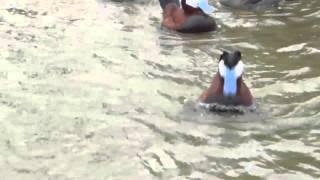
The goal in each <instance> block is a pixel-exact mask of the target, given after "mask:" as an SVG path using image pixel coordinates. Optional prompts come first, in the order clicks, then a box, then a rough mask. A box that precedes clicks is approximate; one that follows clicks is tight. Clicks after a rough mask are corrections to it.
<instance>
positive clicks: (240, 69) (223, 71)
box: [218, 60, 244, 78]
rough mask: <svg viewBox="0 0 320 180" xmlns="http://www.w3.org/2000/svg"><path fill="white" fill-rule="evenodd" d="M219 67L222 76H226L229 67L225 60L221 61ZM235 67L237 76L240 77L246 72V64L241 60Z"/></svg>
mask: <svg viewBox="0 0 320 180" xmlns="http://www.w3.org/2000/svg"><path fill="white" fill-rule="evenodd" d="M218 69H219V74H220V76H221V77H225V76H226V71H227V69H228V67H227V66H226V65H225V64H224V61H223V60H222V61H220V62H219V67H218ZM233 69H234V71H235V74H236V77H237V78H239V77H240V76H241V75H242V74H243V72H244V64H243V62H242V61H239V62H238V64H237V65H236V66H235V67H234V68H233Z"/></svg>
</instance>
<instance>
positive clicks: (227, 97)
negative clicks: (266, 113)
mask: <svg viewBox="0 0 320 180" xmlns="http://www.w3.org/2000/svg"><path fill="white" fill-rule="evenodd" d="M241 56H242V55H241V52H240V51H234V52H227V51H223V52H222V54H221V55H220V58H219V65H218V71H217V73H216V74H215V75H214V76H213V79H212V82H211V85H210V86H209V88H208V89H207V90H205V91H204V92H203V93H202V94H201V96H200V97H199V100H198V103H199V104H201V105H204V104H206V105H208V104H219V105H222V106H225V107H230V106H232V107H239V106H242V107H252V106H253V105H254V98H253V96H252V93H251V91H250V89H249V88H248V86H247V85H246V83H245V82H244V78H243V74H244V63H243V62H242V60H241Z"/></svg>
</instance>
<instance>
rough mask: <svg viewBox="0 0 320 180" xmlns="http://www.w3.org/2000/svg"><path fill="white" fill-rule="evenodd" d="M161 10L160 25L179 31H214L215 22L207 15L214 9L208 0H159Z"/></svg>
mask: <svg viewBox="0 0 320 180" xmlns="http://www.w3.org/2000/svg"><path fill="white" fill-rule="evenodd" d="M159 2H160V6H161V8H162V10H163V21H162V26H163V27H165V28H167V29H170V30H174V31H178V32H180V33H204V32H210V31H215V30H216V29H217V24H216V22H215V20H214V19H213V18H212V17H211V16H209V14H211V13H213V11H214V10H215V9H214V7H213V6H210V5H209V4H208V0H181V3H180V2H179V0H159Z"/></svg>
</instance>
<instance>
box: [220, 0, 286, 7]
mask: <svg viewBox="0 0 320 180" xmlns="http://www.w3.org/2000/svg"><path fill="white" fill-rule="evenodd" d="M281 1H282V0H220V3H221V4H222V5H224V6H228V7H232V8H237V9H265V8H270V7H274V6H277V5H278V4H279V3H280V2H281Z"/></svg>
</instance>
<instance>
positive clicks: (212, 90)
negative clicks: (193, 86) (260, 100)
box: [199, 73, 253, 106]
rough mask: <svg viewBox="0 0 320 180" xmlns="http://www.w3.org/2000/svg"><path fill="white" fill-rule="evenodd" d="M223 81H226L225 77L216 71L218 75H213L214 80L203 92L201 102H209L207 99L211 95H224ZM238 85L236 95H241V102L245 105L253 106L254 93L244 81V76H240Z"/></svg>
mask: <svg viewBox="0 0 320 180" xmlns="http://www.w3.org/2000/svg"><path fill="white" fill-rule="evenodd" d="M223 83H224V80H223V78H222V77H221V76H220V74H219V73H216V75H215V76H214V77H213V80H212V83H211V85H210V87H209V88H208V89H207V90H206V91H204V92H203V94H202V95H201V96H200V98H199V100H200V101H201V102H207V100H208V99H209V98H210V97H221V96H223ZM237 85H238V89H237V95H236V96H238V97H240V99H241V104H242V105H244V106H251V105H252V104H253V97H252V94H251V92H250V90H249V88H248V87H247V85H246V84H245V82H244V81H243V78H242V77H240V78H239V79H238V80H237Z"/></svg>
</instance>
